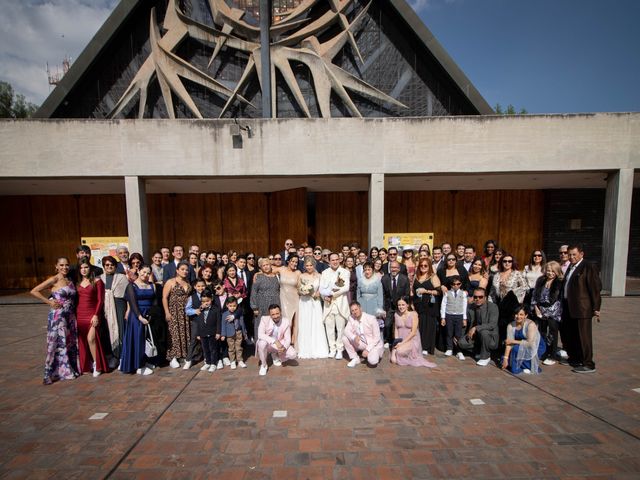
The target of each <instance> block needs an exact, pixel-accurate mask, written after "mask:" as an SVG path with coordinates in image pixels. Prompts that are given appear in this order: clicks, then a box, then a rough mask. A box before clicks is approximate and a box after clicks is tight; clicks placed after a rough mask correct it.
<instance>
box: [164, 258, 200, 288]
mask: <svg viewBox="0 0 640 480" xmlns="http://www.w3.org/2000/svg"><path fill="white" fill-rule="evenodd" d="M176 270H177V268H176V262H175V261H171V262H169V263H167V264H166V265H165V266H164V267H162V281H163V282H164V283H167V280H169V279H170V278H174V277H175V276H176ZM187 280H188V281H189V284H192V283H193V282H195V280H196V271H195V270H194V269H193V267H192V266H191V265H189V275H187Z"/></svg>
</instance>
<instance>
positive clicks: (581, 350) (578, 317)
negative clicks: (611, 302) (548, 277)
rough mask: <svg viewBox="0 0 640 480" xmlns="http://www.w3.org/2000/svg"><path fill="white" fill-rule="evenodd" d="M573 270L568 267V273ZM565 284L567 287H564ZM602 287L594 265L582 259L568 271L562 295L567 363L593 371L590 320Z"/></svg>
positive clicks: (598, 306) (596, 306)
mask: <svg viewBox="0 0 640 480" xmlns="http://www.w3.org/2000/svg"><path fill="white" fill-rule="evenodd" d="M571 268H572V267H571V266H570V267H569V269H571ZM567 282H568V284H567ZM600 290H602V283H601V281H600V276H599V274H598V269H597V268H596V267H595V265H593V264H591V263H588V262H587V261H586V260H585V259H582V261H581V262H580V264H579V265H577V266H575V267H573V272H571V273H570V270H567V273H566V274H565V281H564V282H563V286H562V292H563V295H564V294H565V292H566V295H565V296H564V300H563V302H562V307H563V311H562V317H563V320H562V326H561V327H562V329H563V335H562V340H563V342H564V343H566V345H564V347H565V350H566V351H567V353H568V354H569V362H571V363H575V364H578V363H581V364H582V365H584V366H585V367H587V368H592V369H593V368H596V364H595V363H594V361H593V340H592V333H591V330H592V319H593V315H594V313H595V312H599V311H600V304H601V298H600Z"/></svg>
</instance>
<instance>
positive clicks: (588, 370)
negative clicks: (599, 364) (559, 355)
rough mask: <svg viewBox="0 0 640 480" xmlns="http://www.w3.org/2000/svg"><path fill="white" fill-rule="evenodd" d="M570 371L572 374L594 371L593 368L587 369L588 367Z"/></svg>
mask: <svg viewBox="0 0 640 480" xmlns="http://www.w3.org/2000/svg"><path fill="white" fill-rule="evenodd" d="M571 371H572V372H574V373H595V371H596V369H595V368H589V367H585V366H581V367H576V368H574V369H573V370H571Z"/></svg>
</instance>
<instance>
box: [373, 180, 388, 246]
mask: <svg viewBox="0 0 640 480" xmlns="http://www.w3.org/2000/svg"><path fill="white" fill-rule="evenodd" d="M383 235H384V174H383V173H372V174H371V178H370V179H369V248H371V247H374V246H375V247H378V248H379V247H382V237H383Z"/></svg>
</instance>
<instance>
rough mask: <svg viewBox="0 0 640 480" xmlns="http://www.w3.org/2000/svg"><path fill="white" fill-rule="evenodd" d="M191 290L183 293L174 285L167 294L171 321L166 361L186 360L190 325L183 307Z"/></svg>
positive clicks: (182, 289)
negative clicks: (173, 359)
mask: <svg viewBox="0 0 640 480" xmlns="http://www.w3.org/2000/svg"><path fill="white" fill-rule="evenodd" d="M190 294H191V289H189V290H188V291H185V290H184V288H182V287H181V286H180V285H179V284H177V283H176V284H175V285H174V286H173V287H172V288H171V291H170V292H169V298H168V303H169V313H170V314H171V320H169V321H168V324H169V348H168V349H167V360H171V359H172V358H187V353H188V351H189V342H190V341H191V325H190V323H189V319H188V318H187V314H186V312H185V310H184V309H185V307H186V306H187V300H189V295H190Z"/></svg>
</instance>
